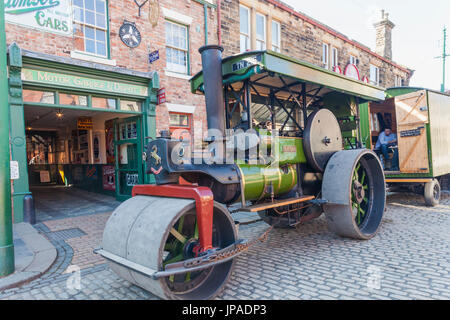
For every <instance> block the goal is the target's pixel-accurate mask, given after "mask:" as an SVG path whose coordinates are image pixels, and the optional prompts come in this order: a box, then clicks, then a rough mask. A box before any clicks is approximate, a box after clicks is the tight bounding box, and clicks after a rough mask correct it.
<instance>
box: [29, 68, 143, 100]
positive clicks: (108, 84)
mask: <svg viewBox="0 0 450 320" xmlns="http://www.w3.org/2000/svg"><path fill="white" fill-rule="evenodd" d="M22 81H26V82H30V83H38V84H42V85H47V86H57V87H66V88H76V89H77V90H95V91H98V92H102V93H104V92H110V93H116V94H124V95H132V96H140V97H147V95H148V88H147V87H146V86H140V85H135V84H130V83H124V82H114V81H109V80H100V79H93V78H86V77H81V76H76V75H70V74H63V73H56V72H50V71H43V70H34V69H27V68H23V69H22Z"/></svg>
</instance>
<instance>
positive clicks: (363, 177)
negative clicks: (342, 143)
mask: <svg viewBox="0 0 450 320" xmlns="http://www.w3.org/2000/svg"><path fill="white" fill-rule="evenodd" d="M322 196H323V199H325V200H327V201H328V203H327V204H325V205H324V212H325V216H326V218H327V222H328V227H329V229H330V230H331V231H334V232H335V233H336V234H338V235H340V236H342V237H348V238H353V239H359V240H368V239H371V238H372V237H374V236H375V235H376V233H377V232H378V229H379V227H380V225H381V220H382V218H383V214H384V210H385V206H386V183H385V178H384V173H383V168H382V166H381V163H380V160H379V159H378V157H377V155H376V154H375V153H373V152H372V151H370V150H366V149H358V150H344V151H340V152H337V153H336V154H334V155H333V157H331V159H330V160H329V162H328V164H327V167H326V170H325V173H324V177H323V184H322Z"/></svg>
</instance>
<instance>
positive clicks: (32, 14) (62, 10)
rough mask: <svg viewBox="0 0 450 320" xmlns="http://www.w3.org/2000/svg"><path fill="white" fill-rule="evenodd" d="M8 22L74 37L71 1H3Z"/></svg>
mask: <svg viewBox="0 0 450 320" xmlns="http://www.w3.org/2000/svg"><path fill="white" fill-rule="evenodd" d="M3 1H4V3H5V17H6V21H7V22H10V23H15V24H20V25H23V26H26V27H29V28H36V29H39V30H43V31H47V32H52V33H58V34H63V35H67V36H71V35H72V3H71V0H3Z"/></svg>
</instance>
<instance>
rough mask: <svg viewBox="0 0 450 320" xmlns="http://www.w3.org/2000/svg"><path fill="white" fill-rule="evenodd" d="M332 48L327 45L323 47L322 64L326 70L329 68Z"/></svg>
mask: <svg viewBox="0 0 450 320" xmlns="http://www.w3.org/2000/svg"><path fill="white" fill-rule="evenodd" d="M329 55H330V46H329V45H328V44H327V43H324V44H323V45H322V63H323V67H324V68H325V69H328V68H329Z"/></svg>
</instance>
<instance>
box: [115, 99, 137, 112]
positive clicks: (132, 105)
mask: <svg viewBox="0 0 450 320" xmlns="http://www.w3.org/2000/svg"><path fill="white" fill-rule="evenodd" d="M120 110H123V111H135V112H140V111H141V110H142V102H139V101H127V100H120Z"/></svg>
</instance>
